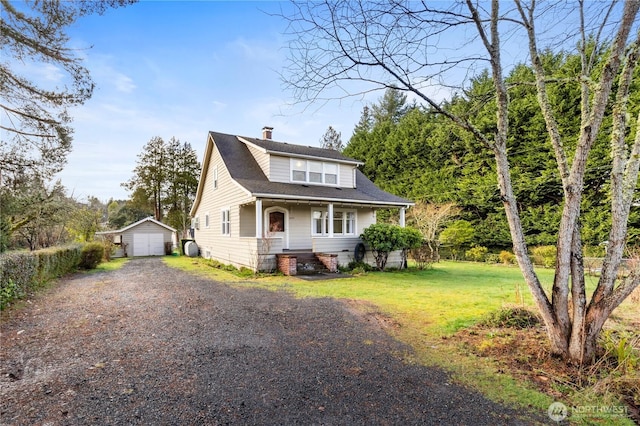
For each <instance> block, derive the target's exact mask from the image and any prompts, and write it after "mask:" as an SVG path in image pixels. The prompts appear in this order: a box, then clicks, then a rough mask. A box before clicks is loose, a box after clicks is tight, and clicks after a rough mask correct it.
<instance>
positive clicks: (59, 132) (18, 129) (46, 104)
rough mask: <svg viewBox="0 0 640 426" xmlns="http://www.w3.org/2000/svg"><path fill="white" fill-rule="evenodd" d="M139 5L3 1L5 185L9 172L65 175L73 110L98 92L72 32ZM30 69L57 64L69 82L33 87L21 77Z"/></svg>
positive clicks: (0, 150)
mask: <svg viewBox="0 0 640 426" xmlns="http://www.w3.org/2000/svg"><path fill="white" fill-rule="evenodd" d="M133 2H134V1H133V0H107V1H100V2H97V1H92V0H79V1H74V2H64V1H51V0H44V1H33V2H11V1H9V0H0V9H2V20H1V21H0V55H1V56H2V58H3V61H2V63H0V92H1V93H2V101H1V102H0V112H1V114H2V116H3V118H2V120H1V123H2V124H1V125H0V129H1V131H2V140H1V141H0V180H1V177H2V173H3V171H4V172H6V171H16V170H19V169H20V168H28V169H30V170H31V173H38V174H41V175H43V176H45V177H48V176H51V175H53V174H54V173H56V172H58V171H60V170H62V168H63V166H64V164H65V162H66V156H67V154H68V153H69V151H70V150H71V135H72V128H71V126H70V125H71V120H72V119H71V115H70V114H69V112H68V108H69V107H72V106H75V105H79V104H82V103H84V102H85V101H86V100H87V99H89V98H90V97H91V95H92V93H93V88H94V84H93V81H92V80H91V77H90V75H89V71H88V70H87V69H86V68H85V67H84V66H83V65H82V58H81V57H80V56H78V55H77V52H78V50H77V49H72V48H70V47H69V46H68V42H69V37H68V36H67V34H66V29H67V28H68V27H69V26H70V25H72V24H73V23H74V22H75V21H76V20H77V19H78V18H80V17H82V16H85V15H88V14H92V13H98V14H101V13H103V12H104V11H105V10H107V9H108V8H110V7H117V6H120V5H125V4H130V3H133ZM25 63H26V64H35V65H39V64H51V65H52V66H54V67H55V68H56V69H57V70H58V71H61V72H62V73H63V74H64V76H65V81H64V82H62V83H56V85H55V86H47V85H46V84H45V83H43V82H42V81H31V80H30V79H29V78H28V77H27V76H25V75H21V73H20V71H18V70H19V69H20V67H18V66H17V65H18V64H21V66H22V65H24V64H25Z"/></svg>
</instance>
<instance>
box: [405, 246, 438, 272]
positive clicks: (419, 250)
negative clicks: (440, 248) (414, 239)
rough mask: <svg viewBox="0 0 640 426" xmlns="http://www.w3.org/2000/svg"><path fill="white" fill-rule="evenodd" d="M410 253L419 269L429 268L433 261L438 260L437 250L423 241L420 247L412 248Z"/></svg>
mask: <svg viewBox="0 0 640 426" xmlns="http://www.w3.org/2000/svg"><path fill="white" fill-rule="evenodd" d="M410 254H411V258H412V259H413V260H415V261H416V264H417V267H418V269H420V270H424V269H429V268H430V267H431V265H432V264H433V263H435V262H437V261H438V252H437V250H434V249H433V248H432V247H431V246H429V244H427V243H426V242H423V244H422V245H421V246H420V247H416V248H414V249H412V250H411V251H410Z"/></svg>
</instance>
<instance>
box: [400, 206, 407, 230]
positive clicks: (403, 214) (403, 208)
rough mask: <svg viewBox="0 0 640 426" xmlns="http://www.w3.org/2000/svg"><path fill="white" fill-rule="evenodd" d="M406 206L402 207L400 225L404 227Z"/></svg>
mask: <svg viewBox="0 0 640 426" xmlns="http://www.w3.org/2000/svg"><path fill="white" fill-rule="evenodd" d="M406 210H407V208H406V207H400V226H402V227H403V228H404V223H405V217H404V216H405V211H406Z"/></svg>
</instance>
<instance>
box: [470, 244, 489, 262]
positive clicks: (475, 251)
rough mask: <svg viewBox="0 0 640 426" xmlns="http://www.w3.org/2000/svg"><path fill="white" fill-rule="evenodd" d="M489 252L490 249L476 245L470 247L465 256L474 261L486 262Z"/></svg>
mask: <svg viewBox="0 0 640 426" xmlns="http://www.w3.org/2000/svg"><path fill="white" fill-rule="evenodd" d="M488 252H489V249H488V248H486V247H482V246H475V247H472V248H470V249H469V250H467V251H466V252H465V253H464V257H465V258H466V259H467V260H471V261H473V262H484V257H485V256H486V255H487V253H488Z"/></svg>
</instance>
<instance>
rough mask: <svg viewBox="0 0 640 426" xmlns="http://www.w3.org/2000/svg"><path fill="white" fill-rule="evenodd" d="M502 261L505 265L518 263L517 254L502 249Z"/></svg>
mask: <svg viewBox="0 0 640 426" xmlns="http://www.w3.org/2000/svg"><path fill="white" fill-rule="evenodd" d="M499 256H500V262H502V263H504V264H505V265H513V264H515V263H516V255H515V254H513V253H511V252H510V251H507V250H502V251H501V252H500V254H499Z"/></svg>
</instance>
